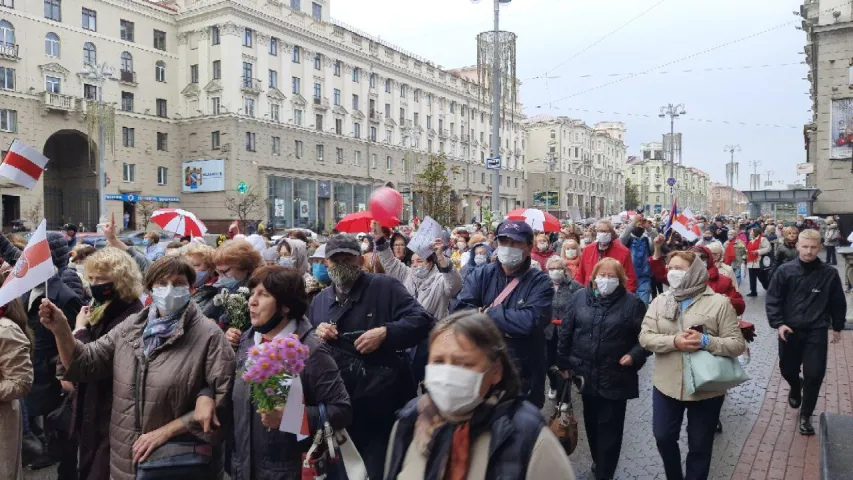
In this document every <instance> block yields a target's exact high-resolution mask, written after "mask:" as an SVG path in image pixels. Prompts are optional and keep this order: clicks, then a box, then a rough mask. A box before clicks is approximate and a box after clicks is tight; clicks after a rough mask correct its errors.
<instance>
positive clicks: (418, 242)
mask: <svg viewBox="0 0 853 480" xmlns="http://www.w3.org/2000/svg"><path fill="white" fill-rule="evenodd" d="M440 236H441V225H439V224H438V222H436V221H435V220H433V219H432V218H431V217H430V216H426V217H424V220H423V222H421V228H419V229H418V231H417V232H415V235H414V236H413V237H412V239H411V240H409V245H408V247H409V250H411V251H413V252H415V253H417V254H418V255H419V256H421V257H423V258H426V257H428V256H430V254H432V244H433V242H435V239H436V238H439V237H440Z"/></svg>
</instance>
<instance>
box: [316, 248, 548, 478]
mask: <svg viewBox="0 0 853 480" xmlns="http://www.w3.org/2000/svg"><path fill="white" fill-rule="evenodd" d="M363 261H364V258H363V257H362V255H361V248H360V246H359V243H358V240H356V239H355V237H353V236H350V235H337V236H334V237H332V238H331V239H330V240H329V242H328V243H326V267H327V268H328V273H329V278H330V279H331V280H332V285H331V286H329V287H326V288H325V289H324V290H323V291H322V292H320V293H319V294H318V295H317V297H316V298H314V301H313V302H312V303H311V307H310V308H309V310H308V318H309V319H310V320H311V323H312V324H313V325H314V326H316V327H317V328H316V330H315V333H316V335H317V336H318V337H320V338H321V339H323V340H324V341H326V343H328V345H329V347H330V348H331V351H332V356H333V357H334V358H335V361H336V362H337V364H338V368H339V369H340V372H341V378H342V379H343V380H344V385H345V386H346V389H347V393H348V394H349V396H350V402H351V403H352V409H353V423H352V425H351V426H349V427H347V431H348V432H349V434H350V435H351V436H352V440H353V443H354V444H355V446H356V448H358V451H359V453H360V454H361V456H362V459H363V460H364V463H365V467H366V468H367V474H368V476H369V477H370V478H382V475H383V469H384V466H385V452H386V450H387V447H388V439H389V438H390V436H391V428H392V427H393V426H394V421H395V420H396V417H395V415H394V412H396V411H397V410H398V409H400V408H402V407H403V406H404V405H405V404H406V403H407V402H408V401H409V400H411V399H412V398H414V397H415V395H416V391H415V384H414V382H413V380H412V376H411V372H410V370H409V367H408V365H407V364H406V363H405V361H404V356H405V353H404V350H406V349H409V348H412V347H414V346H416V345H417V344H419V343H421V342H422V341H423V340H425V339H426V338H427V336H428V335H429V332H430V330H431V329H432V326H433V323H434V320H433V317H432V316H431V315H430V314H429V313H427V311H426V310H424V308H423V307H422V306H421V304H420V303H418V301H417V300H416V299H415V298H414V297H412V296H411V295H409V292H408V291H407V290H406V287H404V286H403V284H402V283H400V282H399V281H398V280H396V279H395V278H392V277H390V276H388V275H378V274H373V273H366V272H363V271H362V269H361V267H362V263H363ZM543 351H544V350H543Z"/></svg>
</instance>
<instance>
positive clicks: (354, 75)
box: [352, 67, 361, 83]
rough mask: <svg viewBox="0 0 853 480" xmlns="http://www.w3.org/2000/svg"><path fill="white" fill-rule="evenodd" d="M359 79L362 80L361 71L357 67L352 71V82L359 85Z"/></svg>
mask: <svg viewBox="0 0 853 480" xmlns="http://www.w3.org/2000/svg"><path fill="white" fill-rule="evenodd" d="M359 78H361V69H360V68H358V67H355V68H353V69H352V81H353V82H356V83H358V81H359Z"/></svg>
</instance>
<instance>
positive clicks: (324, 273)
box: [311, 263, 332, 283]
mask: <svg viewBox="0 0 853 480" xmlns="http://www.w3.org/2000/svg"><path fill="white" fill-rule="evenodd" d="M311 274H312V275H314V278H316V279H317V280H319V281H321V282H323V283H332V279H330V278H329V271H328V270H327V269H326V265H325V264H323V263H315V264H314V265H313V266H312V267H311Z"/></svg>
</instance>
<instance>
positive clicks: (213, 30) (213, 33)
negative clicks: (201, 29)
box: [210, 25, 221, 45]
mask: <svg viewBox="0 0 853 480" xmlns="http://www.w3.org/2000/svg"><path fill="white" fill-rule="evenodd" d="M220 41H221V39H220V37H219V27H217V26H215V25H214V26H212V27H210V44H211V45H219V42H220Z"/></svg>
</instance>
